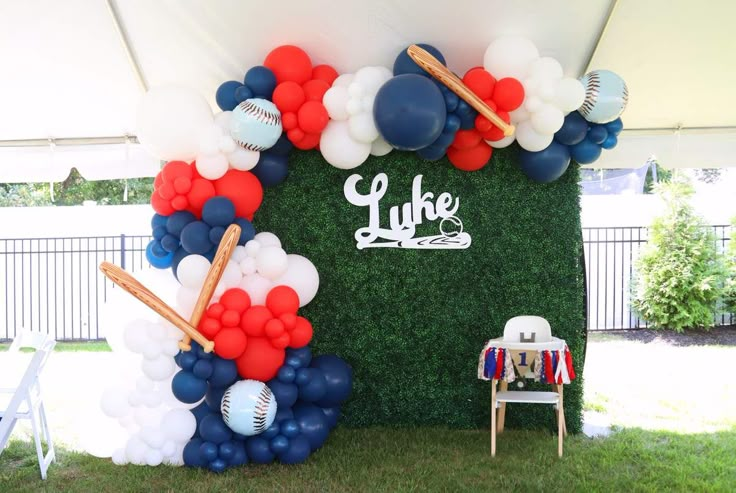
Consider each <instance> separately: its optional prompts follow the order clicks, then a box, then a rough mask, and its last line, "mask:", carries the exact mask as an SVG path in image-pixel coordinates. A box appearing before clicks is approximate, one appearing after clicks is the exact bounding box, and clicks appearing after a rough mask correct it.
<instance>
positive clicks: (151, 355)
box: [141, 339, 161, 360]
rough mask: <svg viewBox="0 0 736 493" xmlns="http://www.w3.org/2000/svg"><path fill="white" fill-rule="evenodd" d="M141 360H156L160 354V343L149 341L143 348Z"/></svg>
mask: <svg viewBox="0 0 736 493" xmlns="http://www.w3.org/2000/svg"><path fill="white" fill-rule="evenodd" d="M141 354H143V358H145V359H149V360H150V359H156V358H158V356H159V355H160V354H161V342H160V341H157V340H154V339H149V340H148V343H147V344H146V345H145V346H144V347H143V351H142V352H141Z"/></svg>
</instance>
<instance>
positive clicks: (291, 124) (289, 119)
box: [281, 111, 299, 132]
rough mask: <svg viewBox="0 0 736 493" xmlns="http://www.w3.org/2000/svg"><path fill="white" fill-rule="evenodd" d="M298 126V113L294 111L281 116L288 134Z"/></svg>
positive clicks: (282, 124)
mask: <svg viewBox="0 0 736 493" xmlns="http://www.w3.org/2000/svg"><path fill="white" fill-rule="evenodd" d="M298 124H299V121H298V120H297V117H296V113H294V112H293V111H289V112H286V113H282V114H281V126H283V127H284V130H286V131H287V132H288V131H289V130H291V129H292V128H296V127H297V125H298Z"/></svg>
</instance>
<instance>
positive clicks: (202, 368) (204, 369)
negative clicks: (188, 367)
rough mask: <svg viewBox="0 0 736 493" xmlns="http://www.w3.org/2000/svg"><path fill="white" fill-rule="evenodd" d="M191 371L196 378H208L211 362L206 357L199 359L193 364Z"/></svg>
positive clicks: (210, 373) (210, 372) (210, 371)
mask: <svg viewBox="0 0 736 493" xmlns="http://www.w3.org/2000/svg"><path fill="white" fill-rule="evenodd" d="M192 373H194V376H195V377H197V378H204V379H208V378H210V375H212V363H211V362H209V361H207V360H206V359H201V360H199V361H197V362H196V363H195V364H194V367H193V368H192Z"/></svg>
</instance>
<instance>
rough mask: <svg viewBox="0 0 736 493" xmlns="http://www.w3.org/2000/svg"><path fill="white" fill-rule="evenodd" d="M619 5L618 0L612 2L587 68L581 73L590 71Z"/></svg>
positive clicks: (586, 65)
mask: <svg viewBox="0 0 736 493" xmlns="http://www.w3.org/2000/svg"><path fill="white" fill-rule="evenodd" d="M617 6H618V0H613V1H612V2H611V6H610V7H609V9H608V15H607V16H606V22H605V23H604V24H603V28H602V29H601V32H600V34H599V35H598V39H597V40H596V41H595V46H593V49H592V50H591V52H590V56H589V57H588V61H587V63H586V64H585V70H583V73H582V74H581V75H585V74H587V73H588V72H590V65H591V64H592V63H593V58H595V54H596V53H597V52H598V46H600V44H601V41H603V37H604V36H605V35H606V31H608V26H609V25H610V24H611V19H612V18H613V13H614V11H615V10H616V7H617Z"/></svg>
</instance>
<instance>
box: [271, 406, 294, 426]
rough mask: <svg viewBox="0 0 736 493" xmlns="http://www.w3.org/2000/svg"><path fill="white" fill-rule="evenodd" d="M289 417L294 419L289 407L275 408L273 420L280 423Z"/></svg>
mask: <svg viewBox="0 0 736 493" xmlns="http://www.w3.org/2000/svg"><path fill="white" fill-rule="evenodd" d="M289 419H294V411H292V410H291V408H290V407H281V408H278V409H277V410H276V417H275V418H274V422H276V423H281V422H282V421H286V420H289Z"/></svg>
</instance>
